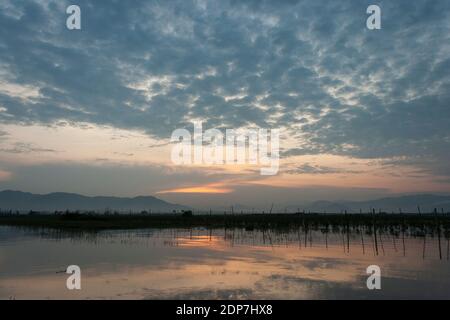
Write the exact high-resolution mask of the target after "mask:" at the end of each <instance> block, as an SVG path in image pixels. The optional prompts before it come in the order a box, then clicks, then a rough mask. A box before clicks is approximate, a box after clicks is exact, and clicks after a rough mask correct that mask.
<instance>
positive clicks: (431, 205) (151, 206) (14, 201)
mask: <svg viewBox="0 0 450 320" xmlns="http://www.w3.org/2000/svg"><path fill="white" fill-rule="evenodd" d="M435 208H436V209H437V210H438V212H441V211H444V212H450V196H446V195H432V194H418V195H407V196H397V197H389V198H381V199H375V200H368V201H345V200H342V201H325V200H321V201H314V202H309V203H303V204H298V205H296V206H288V207H283V208H282V207H280V206H278V205H277V204H275V206H274V208H273V209H274V210H273V212H274V213H276V212H285V211H286V212H297V211H299V210H300V211H305V212H315V213H341V212H345V211H347V212H348V213H359V212H360V211H361V212H363V213H367V212H371V211H372V210H373V209H374V210H375V211H376V212H377V213H378V212H386V213H391V212H395V213H399V212H400V211H401V212H404V213H418V212H419V210H420V212H421V213H432V212H433V211H434V209H435ZM187 209H190V208H189V207H187V206H183V205H179V204H172V203H169V202H166V201H164V200H161V199H158V198H156V197H153V196H139V197H133V198H125V197H107V196H104V197H88V196H83V195H79V194H75V193H63V192H55V193H49V194H44V195H41V194H33V193H29V192H21V191H11V190H5V191H1V192H0V210H2V211H8V210H13V211H16V210H17V211H20V212H28V211H30V210H33V211H48V212H52V211H64V210H71V211H75V210H80V211H88V210H93V211H101V212H103V211H106V210H109V211H119V212H129V211H133V212H140V211H148V212H161V213H163V212H165V213H168V212H173V211H174V210H176V211H181V210H187ZM233 209H234V212H236V213H239V212H246V213H249V212H252V211H253V209H251V208H250V207H247V206H243V205H235V206H233ZM269 209H270V208H267V210H266V212H269ZM213 210H215V211H216V212H223V211H229V210H230V208H229V207H228V208H219V207H218V208H213ZM257 211H258V210H256V211H255V212H257Z"/></svg>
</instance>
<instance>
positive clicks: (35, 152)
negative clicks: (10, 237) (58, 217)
mask: <svg viewBox="0 0 450 320" xmlns="http://www.w3.org/2000/svg"><path fill="white" fill-rule="evenodd" d="M70 4H77V5H78V6H79V7H80V8H81V19H82V20H81V21H82V29H81V30H68V29H67V28H66V19H67V17H68V15H67V14H66V8H67V7H68V6H69V5H70ZM370 4H377V5H379V6H380V8H381V12H382V29H381V30H368V29H367V28H366V19H367V17H368V15H367V13H366V9H367V7H368V6H369V5H370ZM193 121H202V122H203V126H204V128H205V129H211V128H217V129H220V130H225V129H238V128H266V129H280V132H281V136H280V157H281V159H280V167H279V172H278V174H277V175H274V176H262V175H260V171H259V169H260V166H258V165H212V166H207V165H183V166H177V165H175V164H173V163H172V161H171V150H172V148H173V143H170V138H171V134H172V132H173V131H174V130H176V129H179V128H186V129H188V130H189V131H192V130H193V127H192V122H193ZM449 123H450V2H449V1H447V0H434V1H424V0H415V1H403V0H396V1H372V0H371V1H366V0H363V1H353V0H342V1H325V0H323V1H322V0H321V1H301V0H298V1H295V0H292V1H262V0H261V1H260V0H258V1H257V0H255V1H249V0H246V1H234V0H230V1H226V0H223V1H222V0H221V1H201V0H198V1H186V0H182V1H140V0H134V1H132V2H131V1H113V0H108V1H87V0H74V1H70V2H69V1H60V0H58V1H52V0H25V1H21V0H2V1H1V2H0V190H3V189H14V190H21V191H27V192H34V193H49V192H55V191H57V192H75V193H81V194H85V195H115V196H137V195H155V196H157V197H159V198H162V199H165V200H168V201H172V202H177V203H181V204H186V205H190V206H196V207H209V206H212V205H214V206H229V205H231V204H242V205H245V206H257V205H262V206H266V205H267V204H269V203H272V202H275V203H277V204H282V205H295V204H296V203H297V202H298V201H307V200H318V199H325V200H337V199H348V200H358V199H371V198H376V197H381V196H386V195H392V194H405V193H424V192H425V193H446V194H448V193H450V165H449V159H450V126H449Z"/></svg>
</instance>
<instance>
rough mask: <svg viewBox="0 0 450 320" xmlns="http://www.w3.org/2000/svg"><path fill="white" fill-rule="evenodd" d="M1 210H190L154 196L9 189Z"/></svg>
mask: <svg viewBox="0 0 450 320" xmlns="http://www.w3.org/2000/svg"><path fill="white" fill-rule="evenodd" d="M0 209H1V210H3V211H5V210H14V211H15V210H19V211H30V210H34V211H57V210H58V211H63V210H81V211H87V210H96V211H105V210H111V211H114V210H117V211H122V212H126V211H130V210H131V211H134V212H138V211H143V210H146V211H150V210H151V211H152V212H172V211H173V210H182V209H188V208H187V207H185V206H181V205H177V204H171V203H168V202H166V201H163V200H161V199H158V198H155V197H152V196H140V197H134V198H122V197H87V196H82V195H79V194H75V193H63V192H55V193H49V194H45V195H40V194H33V193H28V192H21V191H11V190H6V191H2V192H0Z"/></svg>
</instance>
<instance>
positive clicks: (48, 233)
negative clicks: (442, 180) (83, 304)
mask: <svg viewBox="0 0 450 320" xmlns="http://www.w3.org/2000/svg"><path fill="white" fill-rule="evenodd" d="M69 265H78V266H79V267H80V268H81V286H82V287H81V290H68V289H67V288H66V279H67V278H68V276H69V275H68V274H66V273H65V270H66V268H67V267H68V266H69ZM370 265H378V266H379V267H380V269H381V289H380V290H369V289H368V288H367V285H366V280H367V278H368V277H369V275H368V274H367V273H366V269H367V267H368V266H370ZM419 298H420V299H431V298H436V299H450V263H449V242H448V239H445V238H443V239H438V238H437V237H431V236H427V237H423V236H422V237H413V236H408V235H406V236H404V235H401V234H379V235H378V238H377V239H376V241H375V238H374V236H373V235H371V234H366V233H364V232H354V231H352V232H350V233H347V234H345V233H343V232H339V231H335V232H329V233H323V232H321V231H320V230H316V231H310V232H308V233H305V232H302V230H291V231H288V232H281V231H276V230H265V231H257V230H245V229H227V230H225V229H215V230H208V229H203V228H196V229H191V230H189V229H188V230H186V229H142V230H132V231H129V230H128V231H126V230H123V231H122V230H119V231H116V230H115V231H99V232H95V233H86V232H79V233H75V232H67V231H59V230H48V229H47V230H46V229H40V230H37V229H27V228H17V227H0V299H419Z"/></svg>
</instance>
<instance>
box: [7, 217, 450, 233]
mask: <svg viewBox="0 0 450 320" xmlns="http://www.w3.org/2000/svg"><path fill="white" fill-rule="evenodd" d="M0 226H21V227H37V228H57V229H75V230H80V231H82V230H87V231H95V230H107V229H142V228H202V227H203V228H209V229H218V228H225V229H227V228H244V229H246V230H267V229H280V230H293V229H299V228H300V229H303V230H308V229H310V230H322V231H323V232H328V231H339V230H347V231H348V232H349V231H354V230H359V229H361V227H363V228H364V230H365V231H366V232H368V233H370V232H377V231H378V232H386V233H394V234H395V233H401V232H407V233H409V234H416V235H420V234H431V235H438V236H441V235H442V236H444V237H446V238H447V237H449V236H450V215H449V214H437V213H435V214H406V213H403V214H304V213H297V214H284V213H279V214H278V213H272V214H220V215H219V214H212V215H209V214H198V215H197V214H196V215H192V214H93V213H62V214H0Z"/></svg>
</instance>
